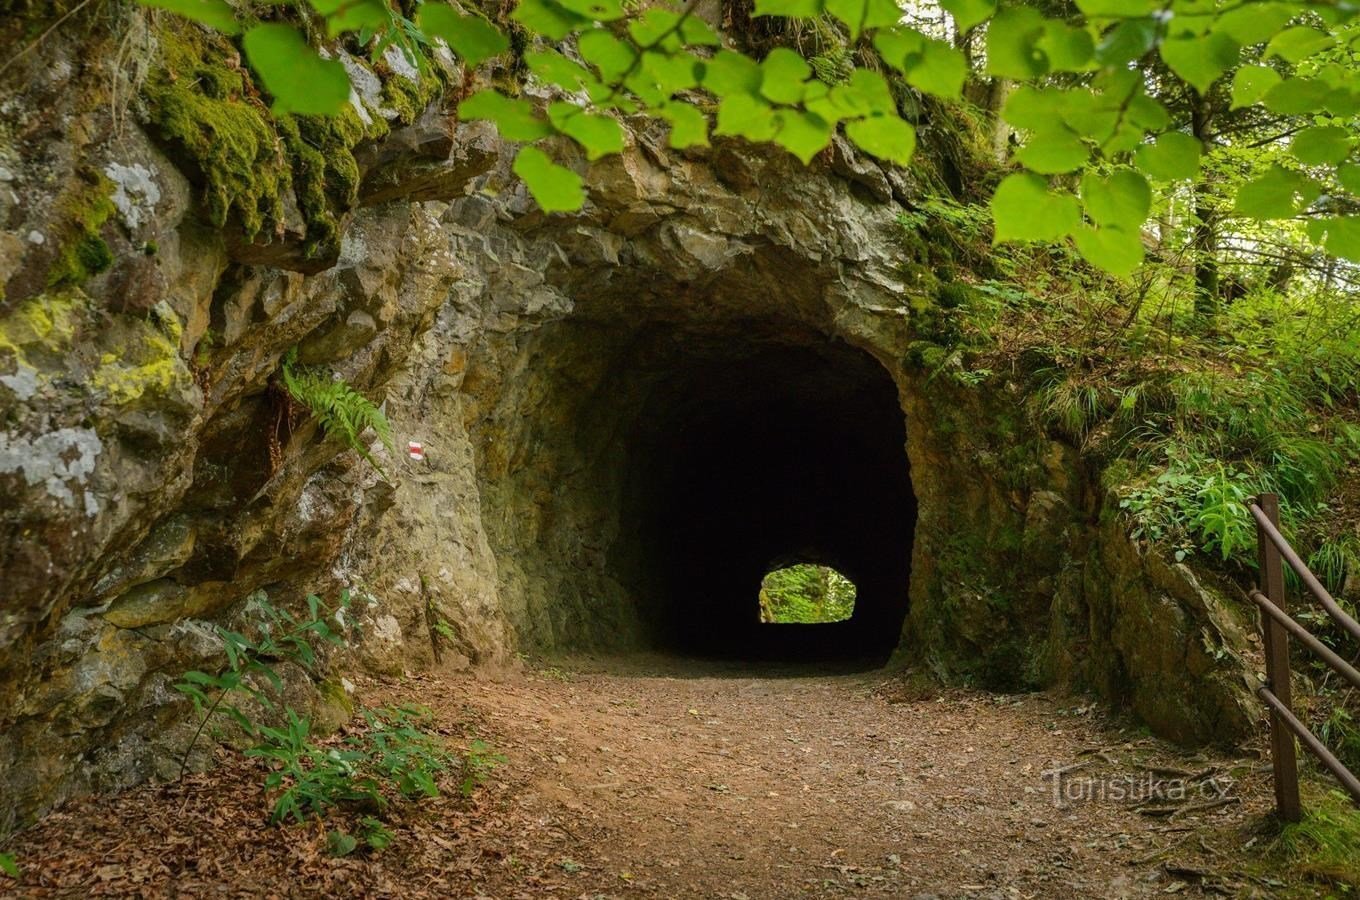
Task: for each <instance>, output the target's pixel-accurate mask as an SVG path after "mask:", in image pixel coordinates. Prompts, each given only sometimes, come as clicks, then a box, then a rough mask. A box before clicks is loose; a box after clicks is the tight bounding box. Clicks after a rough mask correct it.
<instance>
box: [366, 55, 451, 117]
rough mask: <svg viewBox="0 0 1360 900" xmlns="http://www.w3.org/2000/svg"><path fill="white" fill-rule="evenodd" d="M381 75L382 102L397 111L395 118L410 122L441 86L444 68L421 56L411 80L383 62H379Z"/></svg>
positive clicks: (422, 110)
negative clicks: (413, 78) (414, 76)
mask: <svg viewBox="0 0 1360 900" xmlns="http://www.w3.org/2000/svg"><path fill="white" fill-rule="evenodd" d="M379 71H380V73H381V74H382V75H383V94H382V96H383V105H384V106H386V107H387V108H389V109H392V110H395V111H396V113H397V121H399V122H401V123H402V124H404V125H409V124H411V123H412V122H414V121H415V120H416V119H418V118H420V114H421V113H423V112H424V111H425V108H426V107H428V106H429V105H430V103H432V102H433V101H434V99H435V98H436V97H438V96H439V95H440V94H441V93H442V92H443V90H444V88H445V86H446V84H445V77H444V72H443V70H442V69H440V68H439V67H438V66H436V65H433V64H432V63H431V62H430V61H429V60H428V59H424V60H421V65H420V70H419V72H418V74H417V76H416V78H415V80H412V79H410V78H408V77H406V76H405V75H402V74H400V73H397V72H393V71H391V69H390V67H388V66H386V64H380V65H379Z"/></svg>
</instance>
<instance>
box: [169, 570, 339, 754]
mask: <svg viewBox="0 0 1360 900" xmlns="http://www.w3.org/2000/svg"><path fill="white" fill-rule="evenodd" d="M349 605H350V595H349V591H345V592H343V593H342V594H341V595H340V602H339V604H338V606H337V607H336V608H335V609H334V610H332V609H329V608H327V607H325V606H324V605H323V604H322V602H321V598H319V597H317V596H315V595H309V596H308V597H307V613H308V615H307V618H305V619H298V618H297V617H295V616H294V615H293V614H292V613H290V612H288V611H287V610H285V609H280V608H278V607H276V606H274V604H273V603H271V602H270V601H269V598H268V596H266V595H265V594H264V593H263V592H258V593H256V594H254V595H253V596H252V597H251V598H250V600H249V601H248V602H247V604H246V614H247V616H257V617H258V624H257V627H256V629H255V630H256V632H257V636H256V637H255V638H250V637H247V636H246V635H245V634H243V633H241V632H236V631H231V630H229V629H226V628H222V627H221V626H218V627H217V636H218V637H219V638H221V640H222V649H223V652H224V653H225V654H226V663H225V665H224V666H223V667H222V668H221V669H219V670H218V671H217V672H215V673H208V672H201V671H189V672H185V673H184V674H183V675H182V676H180V681H179V682H178V683H177V684H176V685H175V690H177V691H179V692H180V693H182V694H184V695H185V696H187V697H188V698H189V699H190V700H191V701H192V702H193V704H194V710H195V712H197V713H198V714H199V716H201V718H200V720H199V724H198V728H197V729H196V730H195V731H194V734H193V737H192V738H191V739H190V741H189V745H188V746H187V747H186V748H185V750H184V756H183V759H182V760H181V762H180V777H183V776H184V772H185V770H186V769H187V767H188V765H189V756H190V754H191V753H192V752H193V749H194V746H195V745H196V744H197V743H198V740H199V738H200V737H202V735H203V731H204V729H205V728H206V727H207V725H208V723H209V722H210V721H211V720H212V719H213V718H214V717H216V716H219V715H221V716H225V717H226V718H228V719H230V720H231V721H232V722H234V723H235V724H236V725H237V726H239V727H240V728H241V730H242V731H244V732H245V733H246V735H248V736H249V737H252V738H254V737H257V736H258V735H259V734H260V728H259V726H257V725H256V723H255V720H254V719H253V718H252V717H251V716H250V715H249V714H247V712H246V711H245V710H244V709H242V707H241V706H240V705H238V703H236V702H234V698H236V697H241V698H242V700H243V701H244V700H245V699H247V698H248V699H249V700H251V701H253V702H254V703H256V704H257V705H259V706H260V707H262V708H264V709H265V710H266V711H276V710H277V702H276V701H275V699H274V698H273V697H272V696H271V695H270V693H269V692H267V691H266V690H265V689H264V687H265V686H268V687H270V688H272V689H273V691H274V693H275V694H279V693H281V692H282V690H283V680H282V679H281V678H280V677H279V674H278V671H277V669H276V665H277V664H278V663H280V662H291V663H295V664H296V665H298V666H301V667H302V668H303V669H304V670H306V671H307V672H308V673H310V674H313V675H315V674H316V665H317V654H316V651H315V649H314V648H313V647H312V641H321V642H324V643H328V644H331V645H333V646H340V645H342V644H343V643H344V638H343V636H342V635H341V634H340V633H339V632H336V631H334V630H333V629H332V628H331V627H330V623H329V621H328V620H329V619H330V617H331V615H336V616H337V617H339V619H340V620H342V621H343V619H344V614H345V611H347V610H348V609H349Z"/></svg>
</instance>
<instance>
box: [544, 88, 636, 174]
mask: <svg viewBox="0 0 1360 900" xmlns="http://www.w3.org/2000/svg"><path fill="white" fill-rule="evenodd" d="M548 119H549V120H551V122H552V123H553V126H554V127H556V128H557V130H558V131H560V132H562V133H563V134H565V135H566V136H567V137H569V138H571V139H572V140H574V141H576V142H577V143H578V144H580V145H581V146H582V147H583V148H585V151H586V159H592V160H594V159H599V158H600V157H602V156H608V155H610V154H611V153H620V152H622V151H623V128H622V127H621V126H620V125H619V123H618V122H616V121H614V120H613V119H611V118H610V117H609V116H602V115H597V114H593V113H588V112H585V111H584V110H582V109H581V108H580V107H579V106H576V105H574V104H571V103H567V102H565V101H558V102H557V103H553V104H552V105H550V106H549V107H548Z"/></svg>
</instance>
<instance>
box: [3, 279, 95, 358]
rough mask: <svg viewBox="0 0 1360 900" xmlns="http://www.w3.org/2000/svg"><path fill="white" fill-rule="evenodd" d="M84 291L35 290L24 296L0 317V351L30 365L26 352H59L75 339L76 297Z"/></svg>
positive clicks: (78, 297)
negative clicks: (55, 292)
mask: <svg viewBox="0 0 1360 900" xmlns="http://www.w3.org/2000/svg"><path fill="white" fill-rule="evenodd" d="M83 296H84V295H82V294H80V293H79V292H74V293H70V294H65V293H63V294H39V295H38V296H36V297H32V298H30V299H28V300H25V301H24V302H23V303H21V304H20V305H19V307H18V308H17V309H15V310H14V312H12V313H10V314H9V315H8V316H6V317H4V318H3V319H0V352H6V351H7V352H8V353H10V354H12V355H13V356H14V358H15V359H16V360H17V361H18V363H19V364H20V365H31V362H30V360H29V358H28V355H29V354H31V353H33V352H35V351H37V352H47V353H52V354H60V353H62V352H64V351H65V350H66V349H67V348H68V347H70V345H71V342H72V341H73V340H74V339H75V333H76V319H77V316H78V314H79V311H80V306H81V304H80V302H79V300H80V299H81V298H83Z"/></svg>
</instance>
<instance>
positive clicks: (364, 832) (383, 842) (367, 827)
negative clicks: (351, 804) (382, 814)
mask: <svg viewBox="0 0 1360 900" xmlns="http://www.w3.org/2000/svg"><path fill="white" fill-rule="evenodd" d="M359 836H360V837H361V838H362V839H363V842H364V843H365V844H367V845H368V846H369V849H371V850H375V851H381V850H386V849H387V848H388V847H389V846H391V844H392V840H393V838H394V835H393V834H392V832H391V830H389V829H388V827H387V826H386V825H384V824H383V822H382V820H381V819H378V818H375V817H373V816H364V817H363V818H362V819H360V820H359Z"/></svg>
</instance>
